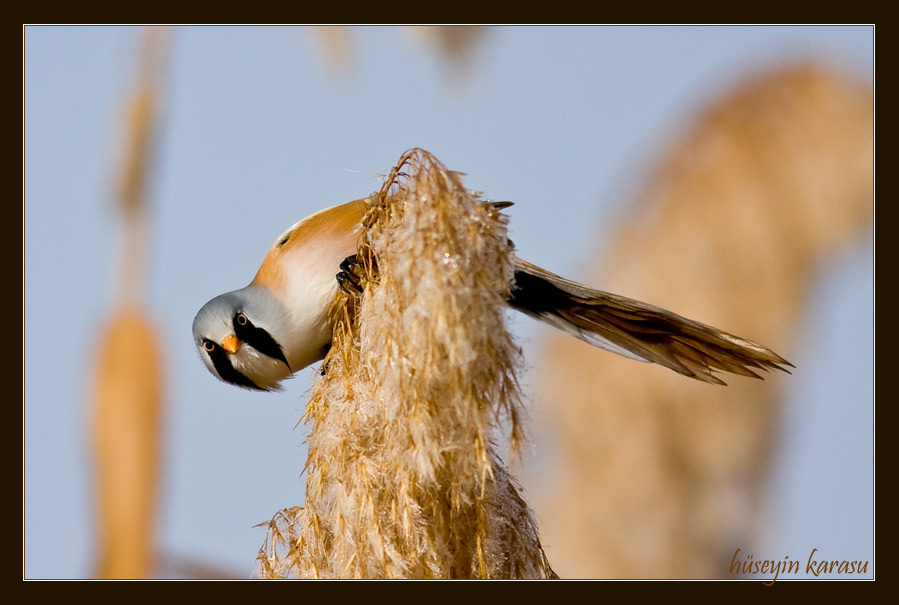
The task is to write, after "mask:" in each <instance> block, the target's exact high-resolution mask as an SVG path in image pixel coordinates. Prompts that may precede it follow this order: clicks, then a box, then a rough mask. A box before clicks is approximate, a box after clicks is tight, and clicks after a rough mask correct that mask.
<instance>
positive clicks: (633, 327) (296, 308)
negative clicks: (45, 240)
mask: <svg viewBox="0 0 899 605" xmlns="http://www.w3.org/2000/svg"><path fill="white" fill-rule="evenodd" d="M507 205H509V204H508V203H498V204H496V206H498V207H503V206H507ZM364 213H365V203H364V201H363V200H356V201H353V202H349V203H346V204H342V205H339V206H334V207H332V208H328V209H326V210H322V211H320V212H318V213H316V214H313V215H312V216H309V217H307V218H304V219H303V220H301V221H300V222H298V223H296V224H295V225H294V226H292V227H291V228H290V229H288V230H287V231H285V232H284V233H282V234H281V236H280V237H278V239H277V240H275V243H274V244H273V245H272V247H271V249H270V250H269V251H268V254H267V255H266V257H265V259H264V260H263V261H262V265H261V266H260V267H259V271H258V272H257V273H256V277H254V278H253V281H252V282H250V285H248V286H246V287H245V288H241V289H240V290H235V291H233V292H227V293H225V294H222V295H220V296H217V297H215V298H213V299H212V300H210V301H209V302H208V303H206V304H205V305H204V306H203V308H202V309H200V311H199V313H197V316H196V318H194V323H193V336H194V341H195V343H196V345H197V348H198V350H199V352H200V356H201V358H202V359H203V362H204V363H205V364H206V367H207V368H209V371H210V372H212V373H213V374H214V375H215V376H217V377H218V378H220V379H221V380H223V381H225V382H229V383H231V384H234V385H237V386H239V387H244V388H247V389H256V390H262V391H270V390H278V389H280V382H281V381H282V380H284V379H285V378H289V377H290V376H292V375H293V374H294V373H295V372H297V371H298V370H301V369H302V368H305V367H306V366H308V365H310V364H312V363H314V362H316V361H319V360H321V359H323V358H324V357H325V354H326V353H327V352H328V349H329V347H330V346H331V324H330V320H329V317H328V309H329V307H330V304H331V301H332V300H333V299H334V296H335V295H336V293H337V288H338V287H341V286H339V284H338V281H339V280H340V281H342V282H345V281H346V278H347V277H348V276H347V264H346V262H347V261H348V259H349V258H350V257H352V256H353V255H354V254H355V252H356V244H357V241H358V239H359V236H360V235H361V232H362V227H361V221H362V217H363V215H364ZM511 286H512V287H511V296H510V298H509V300H508V304H509V306H510V307H512V308H513V309H517V310H518V311H521V312H523V313H525V314H527V315H530V316H531V317H534V318H536V319H539V320H540V321H543V322H546V323H548V324H550V325H551V326H554V327H556V328H558V329H559V330H562V331H563V332H566V333H568V334H570V335H571V336H574V337H576V338H579V339H581V340H583V341H585V342H588V343H590V344H591V345H594V346H597V347H600V348H603V349H606V350H608V351H612V352H613V353H618V354H619V355H623V356H625V357H629V358H631V359H636V360H638V361H644V362H653V363H657V364H660V365H663V366H665V367H666V368H670V369H672V370H674V371H675V372H677V373H679V374H683V375H684V376H689V377H691V378H695V379H697V380H702V381H704V382H710V383H714V384H724V382H722V381H721V380H720V379H718V378H717V377H716V376H714V375H713V370H723V371H727V372H732V373H734V374H740V375H742V376H750V377H754V378H760V376H759V375H758V374H756V373H755V372H754V371H753V369H762V370H768V369H772V368H773V369H778V370H784V371H787V370H786V368H785V367H783V366H789V367H793V366H792V364H791V363H790V362H788V361H787V360H785V359H783V358H782V357H780V356H779V355H778V354H777V353H775V352H774V351H771V350H770V349H767V348H765V347H763V346H761V345H758V344H756V343H754V342H751V341H749V340H745V339H743V338H739V337H737V336H733V335H731V334H728V333H726V332H722V331H721V330H718V329H716V328H712V327H710V326H706V325H704V324H701V323H698V322H695V321H691V320H689V319H685V318H683V317H681V316H679V315H676V314H674V313H672V312H670V311H666V310H665V309H661V308H659V307H655V306H653V305H649V304H646V303H643V302H640V301H637V300H633V299H630V298H625V297H623V296H618V295H616V294H609V293H607V292H602V291H600V290H593V289H591V288H588V287H586V286H583V285H581V284H579V283H576V282H573V281H570V280H567V279H565V278H562V277H559V276H558V275H555V274H553V273H550V272H549V271H546V270H544V269H541V268H540V267H537V266H536V265H532V264H531V263H529V262H527V261H524V260H521V259H518V258H516V259H515V273H514V283H513V284H512V285H511Z"/></svg>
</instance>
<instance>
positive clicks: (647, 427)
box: [531, 65, 874, 578]
mask: <svg viewBox="0 0 899 605" xmlns="http://www.w3.org/2000/svg"><path fill="white" fill-rule="evenodd" d="M873 132H874V130H873V96H872V91H871V89H870V88H869V87H868V86H867V85H865V84H862V83H859V82H856V81H854V80H852V79H848V78H846V77H844V76H842V75H841V74H839V73H835V72H834V71H831V70H829V69H826V68H823V67H819V66H814V65H806V66H797V67H791V68H783V69H779V70H774V71H770V72H767V73H762V74H761V75H759V76H757V77H754V78H752V79H750V80H748V81H746V82H744V83H743V84H741V85H740V86H739V87H738V88H737V89H736V90H734V91H732V92H730V93H729V94H727V95H726V96H725V97H724V98H722V99H721V100H719V101H718V102H716V103H715V104H713V105H712V106H711V107H709V108H707V109H706V110H704V111H703V112H702V114H701V115H700V116H699V118H698V121H697V122H696V123H695V125H694V126H693V127H692V128H691V129H690V130H689V131H687V132H686V133H685V134H684V135H683V136H682V138H680V140H678V141H676V142H675V143H674V144H673V145H672V146H671V148H670V149H669V150H668V151H667V153H666V156H665V160H664V161H663V163H662V165H661V167H660V169H659V170H658V172H657V173H656V174H655V177H654V178H653V179H652V180H651V182H650V184H649V186H648V187H647V188H646V190H645V191H643V192H642V193H641V194H640V195H639V197H638V199H637V200H636V203H635V204H634V206H633V210H632V212H631V214H630V215H629V216H628V217H626V218H625V219H624V220H623V221H622V222H621V224H618V225H616V226H613V227H612V228H611V229H609V232H610V233H611V234H612V237H611V240H610V241H609V242H608V248H607V250H606V251H605V252H604V253H603V252H602V251H591V252H589V255H590V256H591V257H592V256H594V255H596V256H601V257H603V258H606V259H608V262H607V264H606V266H605V267H603V268H602V271H601V273H600V272H597V273H596V274H593V275H589V276H586V278H585V280H584V281H585V282H586V283H590V284H596V285H598V286H600V287H602V288H604V289H609V290H612V291H614V292H619V293H622V294H628V295H632V296H635V297H637V298H640V299H642V300H648V301H653V302H655V303H657V304H659V305H661V306H664V307H666V308H669V309H674V310H677V311H680V312H683V313H685V314H687V315H688V316H690V317H698V318H702V321H704V322H708V323H710V324H712V325H715V326H720V327H722V328H725V329H727V330H730V331H732V332H734V333H736V334H741V335H746V336H747V337H749V338H752V339H755V340H757V341H759V342H764V343H767V344H770V345H771V346H773V347H775V348H776V349H777V350H778V351H783V352H785V353H786V355H787V357H788V358H790V359H794V357H795V354H790V351H791V350H795V346H796V341H797V336H798V330H799V329H801V326H802V324H803V315H804V312H805V309H806V308H807V305H808V296H809V294H810V292H811V290H812V287H813V284H814V282H815V280H816V278H817V276H818V270H819V269H820V268H821V266H822V265H824V264H825V263H826V262H828V261H829V260H831V259H833V258H834V257H835V256H836V255H837V254H839V253H840V252H841V251H843V250H845V249H846V248H847V246H849V245H850V244H852V243H853V242H858V241H860V240H861V239H863V238H869V237H871V225H872V219H873V176H872V175H873V166H874V164H873V149H874V147H873ZM547 340H548V342H547V346H546V349H545V352H544V355H543V357H542V361H541V362H540V363H538V364H536V365H537V367H539V368H540V369H541V389H540V393H541V394H540V396H539V400H540V402H541V404H542V407H541V409H539V410H538V411H537V412H535V413H536V414H538V420H539V423H538V425H539V426H541V427H551V428H549V429H548V430H549V431H550V433H551V434H553V441H554V442H555V443H557V444H558V451H557V452H555V456H556V457H554V458H553V459H552V460H553V461H552V471H551V473H552V476H551V477H550V476H543V477H541V478H540V479H541V480H540V481H539V482H538V481H534V482H533V483H532V484H531V491H532V492H533V493H535V494H536V496H535V498H536V502H535V508H536V509H537V510H538V511H540V513H541V519H544V523H543V527H542V533H543V536H544V539H545V540H546V542H547V543H548V544H552V545H553V547H552V549H550V550H549V554H550V556H551V557H552V558H553V563H554V565H555V567H556V569H557V570H558V571H559V573H560V574H561V575H563V577H624V578H629V577H657V578H658V577H718V576H727V575H728V565H729V563H730V561H731V557H732V555H733V552H734V550H735V549H736V548H738V547H744V548H747V547H749V546H751V544H752V543H753V540H754V539H755V538H757V537H759V536H760V533H761V527H760V526H759V525H757V522H758V521H759V517H758V512H759V511H760V510H762V509H763V505H764V494H765V491H764V486H765V480H766V478H767V475H768V470H769V462H770V459H771V458H770V456H771V453H772V447H773V446H774V445H775V444H776V440H777V437H778V427H779V418H780V407H781V398H782V387H783V385H784V378H783V377H781V376H771V377H770V378H769V379H768V380H765V382H759V381H748V380H734V381H732V382H731V384H730V386H728V387H727V388H726V389H714V388H708V387H706V386H704V385H700V384H697V383H695V382H694V381H687V380H683V379H681V378H680V377H679V376H676V375H674V374H672V373H670V372H664V371H658V370H656V369H654V368H652V367H648V366H645V365H642V364H634V363H630V362H628V361H627V360H622V359H618V358H616V357H614V356H610V355H605V354H603V353H602V352H597V351H594V350H591V349H590V348H589V347H586V346H584V345H582V344H581V343H579V342H577V341H575V340H573V339H569V338H565V337H564V336H559V335H556V334H549V335H548V339H547ZM800 371H801V367H800ZM548 454H549V452H544V455H548ZM538 486H539V487H538Z"/></svg>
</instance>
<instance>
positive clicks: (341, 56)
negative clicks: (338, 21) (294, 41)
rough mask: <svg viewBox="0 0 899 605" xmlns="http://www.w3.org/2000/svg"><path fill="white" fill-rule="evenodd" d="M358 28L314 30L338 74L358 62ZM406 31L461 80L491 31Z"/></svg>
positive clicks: (453, 28) (425, 27)
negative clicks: (435, 53)
mask: <svg viewBox="0 0 899 605" xmlns="http://www.w3.org/2000/svg"><path fill="white" fill-rule="evenodd" d="M354 29H356V28H351V27H348V26H338V25H319V26H315V27H313V28H312V32H313V35H314V36H315V39H316V46H317V47H318V50H319V52H320V53H321V55H322V57H323V59H324V61H325V62H326V63H327V66H328V67H329V68H330V70H331V72H332V73H334V74H343V73H345V72H346V71H347V70H348V68H349V67H350V66H351V64H352V63H353V61H354V54H355V52H354V51H355V39H356V35H355V32H354ZM402 30H403V31H404V32H406V33H408V34H409V37H410V38H412V39H414V40H415V41H416V42H418V43H420V44H421V45H423V46H426V47H429V48H432V49H436V51H437V53H438V54H439V55H440V57H441V58H442V59H444V61H445V62H446V63H447V64H448V65H449V66H450V67H451V68H452V71H453V76H455V78H456V81H458V79H459V78H460V77H461V76H464V75H466V73H467V72H468V69H469V67H470V65H471V62H472V60H473V58H474V53H475V50H476V49H477V47H478V45H479V44H480V43H481V42H482V41H483V40H484V38H485V34H486V33H487V31H489V28H488V27H485V26H478V25H415V26H411V25H408V26H403V27H402Z"/></svg>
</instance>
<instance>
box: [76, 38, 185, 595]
mask: <svg viewBox="0 0 899 605" xmlns="http://www.w3.org/2000/svg"><path fill="white" fill-rule="evenodd" d="M167 50H168V32H167V31H166V30H164V29H161V28H147V29H146V30H145V31H144V37H143V41H142V49H141V61H140V69H139V73H138V81H137V84H136V87H135V91H134V93H133V96H132V98H131V99H130V101H129V104H128V105H127V110H128V115H127V116H126V120H125V126H126V129H127V130H126V137H125V144H124V151H123V161H122V165H121V167H120V174H119V180H118V187H117V198H116V199H117V208H118V210H119V213H120V217H121V233H120V241H121V249H120V255H119V274H118V276H117V280H116V297H115V301H114V303H113V308H112V310H111V311H110V312H109V314H108V315H107V318H106V320H105V321H104V323H103V325H102V326H101V327H100V332H101V336H100V342H99V355H98V363H97V367H96V373H95V375H94V378H93V388H92V398H93V408H92V421H93V427H92V430H93V445H94V456H95V463H96V475H95V484H96V503H97V532H98V550H97V569H96V574H97V575H98V576H99V577H102V578H144V577H148V576H150V575H152V572H153V568H154V564H155V561H154V559H155V552H154V545H153V534H154V526H155V516H156V493H157V483H158V475H159V458H160V456H159V450H160V441H161V438H160V433H161V428H162V406H163V387H162V361H161V359H162V355H161V349H160V346H159V343H158V342H157V338H156V335H157V333H158V330H156V329H155V328H154V327H153V325H152V322H151V321H150V320H149V318H148V317H147V315H146V313H145V311H144V310H143V309H142V308H141V300H142V299H143V286H144V281H145V277H146V276H145V272H146V271H145V259H146V255H147V247H148V242H147V235H146V234H147V224H146V223H147V218H146V213H147V204H148V202H147V199H146V190H147V181H148V178H149V177H150V176H151V169H150V164H151V157H152V149H153V140H154V134H155V131H156V114H157V105H158V99H159V96H160V93H161V85H162V82H161V80H162V70H163V68H164V60H165V58H166V54H167Z"/></svg>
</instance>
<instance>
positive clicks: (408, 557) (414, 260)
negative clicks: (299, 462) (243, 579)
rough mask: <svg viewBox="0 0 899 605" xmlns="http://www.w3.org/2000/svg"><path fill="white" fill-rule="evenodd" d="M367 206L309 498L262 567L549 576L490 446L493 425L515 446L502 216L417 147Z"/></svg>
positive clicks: (379, 574) (315, 442)
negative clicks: (357, 290)
mask: <svg viewBox="0 0 899 605" xmlns="http://www.w3.org/2000/svg"><path fill="white" fill-rule="evenodd" d="M366 204H367V206H368V213H367V214H366V218H365V220H364V226H363V229H364V232H363V235H362V239H361V243H360V245H359V250H358V254H357V258H358V259H359V261H360V272H359V273H360V279H361V282H360V283H361V285H362V286H363V287H364V291H363V292H362V293H361V294H360V295H358V296H347V295H343V294H341V295H340V296H338V298H337V300H336V301H335V303H334V306H333V308H332V313H333V316H334V318H335V326H336V327H335V331H334V341H333V345H332V348H331V351H330V353H329V354H328V356H327V358H326V359H325V362H324V365H323V368H324V374H323V376H322V377H321V378H320V379H319V380H318V381H317V382H316V384H315V386H314V388H313V393H312V398H311V401H310V402H309V405H308V407H307V409H306V412H305V414H304V420H305V422H306V423H307V424H308V425H309V427H310V431H311V432H310V436H309V439H308V444H309V459H308V462H307V464H306V472H307V474H308V475H307V482H306V502H305V505H304V506H303V507H294V508H291V509H286V510H284V511H282V512H280V513H279V514H278V515H276V516H275V518H274V519H272V520H271V521H270V522H269V524H268V526H269V529H268V535H267V538H266V542H265V545H264V546H263V549H262V550H261V551H260V554H259V568H258V574H259V575H260V576H261V577H264V578H281V577H291V576H293V577H316V578H541V577H551V576H552V575H553V572H552V570H551V569H550V567H549V564H548V563H547V560H546V558H545V556H544V553H543V550H542V548H541V545H540V541H539V539H538V536H537V527H536V523H535V521H534V518H533V515H532V513H531V511H530V510H529V509H528V507H527V504H526V503H525V502H524V500H523V498H522V496H521V495H520V493H519V487H518V485H517V483H516V482H515V480H514V479H513V478H512V477H511V476H510V474H509V473H508V471H507V470H506V468H505V467H504V465H503V462H502V461H501V459H500V456H499V454H498V453H497V447H496V445H495V444H494V442H493V439H494V433H495V432H496V430H497V428H498V425H499V424H500V422H501V421H504V425H507V426H508V427H509V430H510V432H511V435H510V440H511V442H512V444H513V448H514V447H516V445H517V443H518V442H519V441H520V439H521V422H520V415H521V402H520V399H519V391H518V384H517V378H516V370H517V368H518V364H519V350H518V349H517V348H516V346H515V345H514V343H513V342H512V339H511V337H510V335H509V334H508V332H507V331H506V327H505V320H504V309H505V300H506V298H507V297H508V295H509V283H510V278H511V272H512V260H513V254H512V249H511V247H510V246H509V244H508V240H507V237H506V219H505V217H504V216H503V215H502V214H500V212H499V207H498V206H494V205H491V204H489V203H485V202H483V201H481V200H479V199H478V198H477V197H476V195H474V194H472V193H471V192H469V191H467V190H466V189H465V188H464V187H463V185H462V182H461V178H460V175H459V174H458V173H454V172H451V171H448V170H447V169H446V168H445V167H444V166H442V165H441V164H440V163H439V162H438V161H437V160H436V159H435V158H434V157H433V156H431V155H430V154H429V153H427V152H426V151H423V150H418V149H413V150H411V151H409V152H407V153H406V154H404V155H403V156H402V158H401V159H400V161H399V162H398V164H397V165H396V167H395V168H394V169H393V170H392V172H391V174H390V175H389V177H388V178H387V180H386V182H385V183H384V186H383V187H382V188H381V190H380V191H379V192H377V193H376V194H374V195H372V196H371V197H370V198H368V199H367V200H366Z"/></svg>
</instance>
